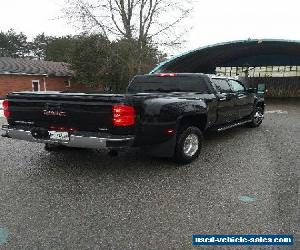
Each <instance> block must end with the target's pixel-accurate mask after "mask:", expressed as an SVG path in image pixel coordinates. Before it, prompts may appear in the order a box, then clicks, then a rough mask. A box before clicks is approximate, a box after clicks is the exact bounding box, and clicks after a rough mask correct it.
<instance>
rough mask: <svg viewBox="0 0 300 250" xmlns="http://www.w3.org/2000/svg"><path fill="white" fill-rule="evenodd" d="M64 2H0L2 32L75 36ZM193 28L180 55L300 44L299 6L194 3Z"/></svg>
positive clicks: (269, 0) (288, 2)
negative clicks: (230, 46)
mask: <svg viewBox="0 0 300 250" xmlns="http://www.w3.org/2000/svg"><path fill="white" fill-rule="evenodd" d="M183 1H184V0H183ZM63 2H64V1H63V0H9V1H5V0H2V1H1V5H0V30H2V31H6V30H8V29H10V28H13V29H15V30H16V31H22V32H24V33H25V34H26V35H27V36H28V37H29V38H32V37H33V36H35V35H36V34H38V33H42V32H45V33H46V34H47V35H57V36H60V35H67V34H76V30H75V29H74V28H73V27H72V26H71V25H68V24H66V22H65V21H64V20H56V19H55V18H56V17H58V16H60V15H61V14H62V13H61V8H62V7H63ZM194 2H195V4H194V5H195V6H194V14H193V16H192V17H191V20H190V21H189V23H188V25H189V26H191V27H193V29H192V31H191V32H189V33H188V34H187V36H186V40H187V41H188V42H187V43H186V44H185V46H184V47H183V48H182V49H181V50H180V51H178V52H183V51H187V50H190V49H194V48H197V47H200V46H205V45H209V44H214V43H219V42H225V41H231V40H241V39H248V38H260V39H261V38H274V39H292V40H300V28H299V23H300V10H299V9H300V3H299V1H297V0H285V1H275V0H251V1H250V0H248V1H241V0H227V1H226V0H207V1H204V0H201V1H200V0H194Z"/></svg>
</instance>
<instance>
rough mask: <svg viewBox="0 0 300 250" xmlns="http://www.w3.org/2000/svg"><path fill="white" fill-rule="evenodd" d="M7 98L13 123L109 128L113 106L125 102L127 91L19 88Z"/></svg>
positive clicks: (11, 123)
mask: <svg viewBox="0 0 300 250" xmlns="http://www.w3.org/2000/svg"><path fill="white" fill-rule="evenodd" d="M8 100H9V109H10V111H11V116H10V117H9V119H8V122H9V124H10V125H13V124H19V125H21V124H23V125H25V124H27V125H28V124H31V125H32V126H34V127H44V128H49V127H50V126H62V127H69V128H75V129H76V130H81V131H91V132H92V131H93V132H99V131H102V132H108V131H111V129H112V127H113V126H112V106H113V105H114V104H117V103H122V102H123V101H124V95H112V94H84V93H80V94H79V93H78V94H77V93H59V92H57V93H47V92H45V93H30V92H29V93H28V92H25V93H24V92H19V93H12V94H9V95H8Z"/></svg>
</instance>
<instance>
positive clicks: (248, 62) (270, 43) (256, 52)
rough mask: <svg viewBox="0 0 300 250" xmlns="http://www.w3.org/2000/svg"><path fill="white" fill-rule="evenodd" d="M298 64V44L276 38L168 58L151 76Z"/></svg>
mask: <svg viewBox="0 0 300 250" xmlns="http://www.w3.org/2000/svg"><path fill="white" fill-rule="evenodd" d="M292 65H300V41H292V40H277V39H261V40H260V39H254V40H252V39H251V40H250V39H249V40H239V41H231V42H226V43H218V44H214V45H210V46H206V47H200V48H197V49H195V50H192V51H189V52H186V53H183V54H181V55H178V56H175V57H172V58H171V59H169V60H167V61H165V62H162V63H161V64H159V65H158V66H157V67H156V68H154V69H153V70H152V71H151V73H158V72H192V73H195V72H202V73H214V71H215V68H216V67H237V66H251V67H257V66H292Z"/></svg>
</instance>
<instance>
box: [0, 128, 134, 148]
mask: <svg viewBox="0 0 300 250" xmlns="http://www.w3.org/2000/svg"><path fill="white" fill-rule="evenodd" d="M2 130H4V131H5V134H4V136H5V137H8V138H12V139H18V140H24V141H29V142H37V143H49V144H56V145H64V146H67V147H75V148H91V149H100V148H125V147H130V146H132V145H133V143H134V139H135V137H134V136H131V135H129V136H127V135H126V136H122V135H118V136H115V135H110V134H99V133H91V132H74V133H71V134H70V140H68V141H57V140H51V139H41V138H35V137H33V135H32V133H31V131H30V130H28V129H27V130H26V129H20V128H13V127H10V126H8V125H4V126H2Z"/></svg>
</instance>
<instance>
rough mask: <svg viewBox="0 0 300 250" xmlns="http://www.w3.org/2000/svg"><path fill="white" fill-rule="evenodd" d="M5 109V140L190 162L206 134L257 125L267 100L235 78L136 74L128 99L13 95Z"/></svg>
mask: <svg viewBox="0 0 300 250" xmlns="http://www.w3.org/2000/svg"><path fill="white" fill-rule="evenodd" d="M3 109H4V115H5V117H6V118H7V121H8V124H7V125H4V126H3V127H2V129H3V130H5V134H4V136H6V137H9V138H13V139H20V140H26V141H31V142H39V143H44V144H45V149H46V150H49V151H54V150H57V149H58V148H62V147H64V146H67V147H80V148H93V149H99V148H108V149H109V150H110V152H117V151H118V150H120V149H123V148H126V147H140V148H143V149H145V150H147V151H148V152H149V153H151V154H152V155H155V156H160V157H172V158H174V159H176V160H177V161H179V162H183V163H188V162H191V161H193V160H194V159H195V158H196V157H198V155H199V153H200V150H201V147H202V143H203V133H204V132H205V131H206V130H208V129H214V130H218V131H221V130H225V129H228V128H232V127H235V126H238V125H242V124H248V125H249V126H251V127H257V126H259V125H260V124H261V122H262V120H263V117H264V115H263V114H264V99H263V96H261V95H259V94H257V93H256V90H255V89H249V88H246V87H245V86H244V85H243V84H242V83H241V82H239V81H237V80H235V79H232V78H226V77H218V76H214V75H205V74H194V73H193V74H192V73H180V74H176V73H161V74H152V75H140V76H136V77H134V78H133V80H132V81H131V82H130V84H129V86H128V88H127V91H126V93H125V94H108V93H68V92H14V93H10V94H8V95H7V99H6V100H5V101H4V102H3Z"/></svg>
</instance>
